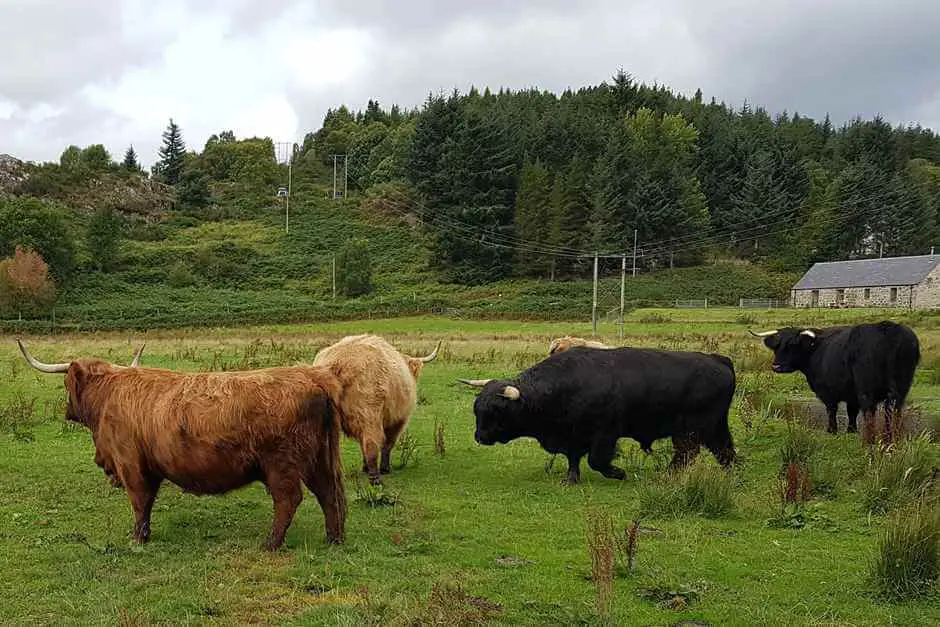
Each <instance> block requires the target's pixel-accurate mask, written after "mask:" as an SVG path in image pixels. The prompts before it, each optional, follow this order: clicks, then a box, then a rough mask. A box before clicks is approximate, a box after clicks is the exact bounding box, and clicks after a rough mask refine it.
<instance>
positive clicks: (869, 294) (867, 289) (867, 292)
mask: <svg viewBox="0 0 940 627" xmlns="http://www.w3.org/2000/svg"><path fill="white" fill-rule="evenodd" d="M869 298H871V288H870V287H866V288H865V300H868V299H869Z"/></svg>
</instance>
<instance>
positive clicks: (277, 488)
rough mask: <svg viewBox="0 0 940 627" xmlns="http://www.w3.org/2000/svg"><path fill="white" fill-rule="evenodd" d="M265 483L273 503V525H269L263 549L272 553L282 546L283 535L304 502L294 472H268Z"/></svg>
mask: <svg viewBox="0 0 940 627" xmlns="http://www.w3.org/2000/svg"><path fill="white" fill-rule="evenodd" d="M265 483H266V484H267V486H268V492H270V493H271V499H272V500H273V501H274V523H273V524H272V525H271V534H270V535H269V536H268V539H267V540H266V541H265V543H264V548H265V549H266V550H268V551H274V550H276V549H277V548H278V547H280V546H281V544H283V542H284V535H285V534H286V533H287V528H288V527H290V523H291V521H292V520H293V519H294V513H295V512H296V511H297V508H298V507H299V506H300V503H301V502H302V501H303V500H304V493H303V490H302V489H301V487H300V477H299V476H297V473H296V471H285V470H281V469H277V470H269V471H268V472H267V476H266V477H265Z"/></svg>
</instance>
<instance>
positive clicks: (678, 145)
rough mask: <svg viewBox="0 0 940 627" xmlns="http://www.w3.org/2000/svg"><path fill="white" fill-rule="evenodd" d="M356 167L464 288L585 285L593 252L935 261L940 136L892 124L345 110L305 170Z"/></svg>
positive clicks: (448, 98) (567, 95)
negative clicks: (557, 282) (578, 281)
mask: <svg viewBox="0 0 940 627" xmlns="http://www.w3.org/2000/svg"><path fill="white" fill-rule="evenodd" d="M336 153H339V154H347V155H348V156H349V164H350V165H349V181H350V186H351V187H352V188H353V189H358V190H360V191H363V192H365V193H367V195H371V196H378V197H383V196H384V197H385V198H384V200H385V204H386V205H391V206H393V207H398V208H399V209H401V210H402V211H403V212H414V213H418V214H419V215H420V217H421V218H422V219H423V221H424V224H425V225H426V226H427V228H428V232H429V235H430V236H431V237H432V238H433V243H434V244H433V245H434V251H435V260H436V263H437V264H438V266H439V267H440V269H442V270H443V271H445V272H446V274H447V275H448V276H449V277H450V278H451V279H452V280H455V281H459V282H469V283H477V282H485V281H487V280H490V279H493V278H502V277H505V276H508V275H513V274H515V275H521V276H534V277H543V276H544V277H554V276H583V275H584V273H585V272H589V270H590V258H589V257H585V255H590V254H591V253H592V252H595V251H596V252H599V253H602V254H628V255H631V254H632V251H633V244H634V237H636V239H637V241H638V242H639V263H640V265H641V267H645V268H661V267H668V266H673V265H688V264H695V263H699V262H701V260H702V259H703V257H705V256H706V255H709V254H722V255H733V256H735V257H738V258H744V259H750V260H754V261H757V262H761V263H764V264H768V265H771V266H773V267H776V268H782V269H803V268H805V267H806V266H807V265H808V264H811V263H813V262H816V261H829V260H836V259H847V258H857V257H865V256H872V255H879V254H883V255H886V256H889V255H890V256H894V255H905V254H923V253H927V252H929V250H930V248H931V246H932V245H933V244H934V243H935V242H936V241H937V239H938V237H937V236H938V231H940V215H938V213H940V136H938V135H937V134H936V133H934V132H933V131H932V130H929V129H924V128H922V127H920V126H908V127H892V126H891V125H890V124H888V123H887V122H886V121H885V120H884V119H883V118H880V117H875V118H873V119H870V120H862V119H854V120H852V121H850V122H848V123H845V124H843V125H841V126H839V127H838V128H837V127H835V125H833V124H832V122H831V121H830V119H829V117H828V116H826V118H825V119H823V120H822V121H817V120H814V119H812V118H809V117H806V116H802V115H800V114H798V113H793V114H789V113H787V112H782V113H779V114H776V115H771V114H770V113H769V112H768V111H766V110H765V109H763V108H760V107H752V106H750V105H747V104H745V105H744V106H742V107H740V108H738V109H734V108H732V107H730V106H728V105H726V104H725V103H722V102H717V101H715V100H714V99H712V100H711V101H710V102H704V101H703V98H702V94H701V91H700V90H699V91H697V92H696V93H695V94H694V95H693V96H692V97H687V96H684V95H681V94H676V93H674V92H673V91H671V90H670V89H668V88H666V87H663V86H658V85H654V86H648V85H645V84H640V83H637V82H635V81H634V80H633V79H632V78H631V77H630V76H629V75H628V74H626V73H625V72H623V71H620V72H618V73H617V74H616V75H615V76H614V77H613V78H612V80H611V81H610V82H604V83H602V84H600V85H597V86H593V87H585V88H582V89H579V90H577V91H571V90H568V91H565V92H563V93H562V94H558V95H556V94H553V93H549V92H545V91H537V90H523V91H511V90H500V91H499V92H497V93H493V92H491V91H489V90H484V91H483V92H482V93H481V92H480V91H478V90H476V89H471V90H470V91H469V92H468V93H465V94H461V93H458V92H456V91H455V92H453V93H451V94H449V95H442V94H441V95H431V96H429V97H428V99H427V100H426V102H425V103H424V105H423V106H422V107H421V108H420V109H415V110H407V111H403V110H401V109H399V108H398V107H392V108H391V109H390V110H388V111H386V110H384V109H382V108H381V107H380V106H379V104H378V103H377V102H375V101H370V102H369V105H368V107H367V108H366V110H365V111H359V112H351V111H350V110H349V109H348V108H346V107H340V108H338V109H335V110H331V111H329V112H328V113H327V115H326V117H325V119H324V123H323V126H322V128H321V129H320V130H318V131H317V132H316V133H310V134H308V135H307V137H306V138H305V140H304V142H303V145H302V146H300V147H299V149H298V158H303V159H310V158H311V155H314V154H316V155H319V157H320V159H322V160H323V161H324V163H327V162H329V159H330V155H331V154H336Z"/></svg>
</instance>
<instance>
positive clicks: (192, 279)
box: [166, 261, 196, 288]
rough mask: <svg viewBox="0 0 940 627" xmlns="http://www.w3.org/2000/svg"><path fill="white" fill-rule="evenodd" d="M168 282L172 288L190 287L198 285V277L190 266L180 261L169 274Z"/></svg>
mask: <svg viewBox="0 0 940 627" xmlns="http://www.w3.org/2000/svg"><path fill="white" fill-rule="evenodd" d="M166 282H167V285H169V286H170V287H176V288H179V287H189V286H190V285H194V284H195V283H196V276H195V275H194V274H193V273H192V271H191V270H190V269H189V266H187V265H186V264H185V263H183V262H182V261H178V262H176V263H175V264H174V265H173V267H172V268H170V271H169V273H167V276H166Z"/></svg>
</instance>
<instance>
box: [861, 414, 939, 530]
mask: <svg viewBox="0 0 940 627" xmlns="http://www.w3.org/2000/svg"><path fill="white" fill-rule="evenodd" d="M937 457H938V456H937V450H936V447H935V446H934V444H933V443H932V442H931V441H930V437H929V435H928V434H926V433H922V434H921V435H920V436H917V437H912V438H907V439H905V440H902V441H901V442H899V443H897V444H892V445H889V446H886V447H875V449H874V450H873V452H872V458H871V462H870V467H869V470H868V473H866V475H865V484H864V488H863V491H862V494H863V502H864V504H865V507H866V509H868V510H869V511H872V512H876V513H882V512H886V511H888V510H890V509H894V508H897V507H901V506H904V505H905V504H907V503H910V502H911V501H913V500H915V499H917V498H920V497H923V496H925V495H928V494H931V493H932V492H935V491H936V488H937V483H938V482H937V476H936V474H937V470H936V466H937V463H938V459H937Z"/></svg>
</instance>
